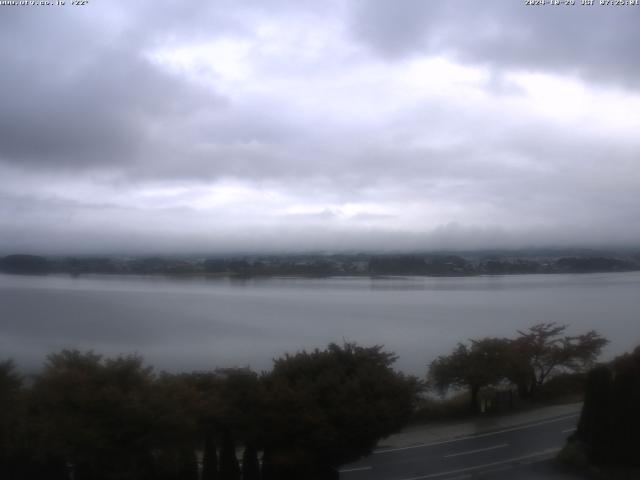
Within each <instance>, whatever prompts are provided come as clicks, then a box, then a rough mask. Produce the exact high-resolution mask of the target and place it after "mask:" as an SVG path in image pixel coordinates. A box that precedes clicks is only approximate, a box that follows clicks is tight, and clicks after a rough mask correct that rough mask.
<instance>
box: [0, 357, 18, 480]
mask: <svg viewBox="0 0 640 480" xmlns="http://www.w3.org/2000/svg"><path fill="white" fill-rule="evenodd" d="M21 387H22V377H20V375H18V374H17V373H16V371H15V364H14V363H13V361H12V360H6V361H4V362H0V478H11V475H12V471H13V468H14V465H13V464H14V456H15V451H14V450H15V435H16V422H17V420H18V419H17V418H16V414H17V412H18V395H19V394H20V390H21Z"/></svg>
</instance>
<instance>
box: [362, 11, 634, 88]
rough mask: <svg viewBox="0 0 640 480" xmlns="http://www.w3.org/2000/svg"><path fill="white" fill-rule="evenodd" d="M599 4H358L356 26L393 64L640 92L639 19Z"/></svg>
mask: <svg viewBox="0 0 640 480" xmlns="http://www.w3.org/2000/svg"><path fill="white" fill-rule="evenodd" d="M578 3H579V2H578ZM595 3H596V4H595V5H593V6H591V7H586V6H580V5H576V6H572V7H567V6H564V5H561V6H557V7H554V6H550V5H546V6H545V7H548V8H538V7H536V6H531V7H527V6H524V5H523V4H522V2H504V1H501V0H489V1H486V2H482V5H479V4H478V3H477V2H472V1H465V0H461V1H455V2H422V1H420V0H407V1H404V2H401V3H393V2H387V1H385V0H374V1H372V2H371V1H356V2H353V9H352V13H351V25H352V31H353V34H354V36H355V38H357V39H359V40H360V41H362V42H364V43H365V44H367V45H369V46H370V47H371V48H372V49H373V50H374V51H376V52H378V53H379V54H381V55H383V56H384V57H386V58H389V59H393V58H398V57H403V56H407V55H415V54H444V55H453V56H455V57H456V58H458V59H460V60H461V61H465V62H467V61H468V62H475V63H480V64H486V65H489V66H492V67H494V68H497V69H503V68H518V69H523V70H545V71H552V72H563V73H569V74H578V75H581V76H583V77H584V78H586V79H587V80H593V79H598V80H600V81H607V82H613V83H617V84H621V85H628V86H633V87H634V88H638V87H640V84H639V83H638V80H637V79H638V73H639V71H640V67H639V66H638V62H636V61H635V58H636V56H637V52H636V51H635V47H634V46H635V45H637V44H638V41H640V32H639V31H638V29H637V28H636V27H637V12H636V11H635V9H634V8H614V7H613V6H600V5H598V2H595Z"/></svg>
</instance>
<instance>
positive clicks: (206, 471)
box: [202, 432, 219, 480]
mask: <svg viewBox="0 0 640 480" xmlns="http://www.w3.org/2000/svg"><path fill="white" fill-rule="evenodd" d="M218 478H219V476H218V454H217V452H216V442H215V437H214V435H213V433H211V432H206V433H205V437H204V449H203V454H202V480H218Z"/></svg>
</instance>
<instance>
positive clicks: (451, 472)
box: [402, 448, 561, 480]
mask: <svg viewBox="0 0 640 480" xmlns="http://www.w3.org/2000/svg"><path fill="white" fill-rule="evenodd" d="M560 450H561V449H560V448H550V449H547V450H541V451H539V452H535V453H530V454H529V455H523V456H521V457H515V458H509V459H507V460H501V461H499V462H491V463H485V464H483V465H474V466H473V467H466V468H459V469H457V470H449V471H448V472H439V473H431V474H429V475H423V476H421V477H410V478H403V479H402V480H425V479H427V478H438V477H444V476H446V475H455V474H456V473H463V472H470V471H472V470H480V469H483V468H489V467H497V466H498V465H506V464H508V463H513V462H519V461H520V460H526V459H528V458H534V457H541V456H546V455H551V454H554V453H558V452H559V451H560Z"/></svg>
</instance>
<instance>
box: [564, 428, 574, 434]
mask: <svg viewBox="0 0 640 480" xmlns="http://www.w3.org/2000/svg"><path fill="white" fill-rule="evenodd" d="M575 431H576V427H573V428H567V429H566V430H562V432H561V433H569V432H575Z"/></svg>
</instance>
